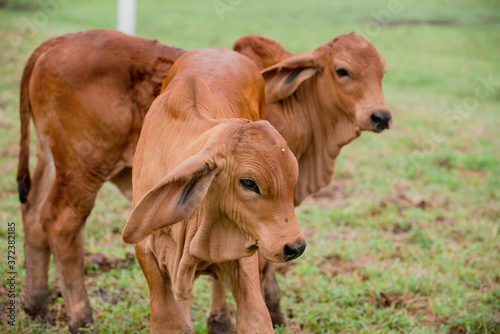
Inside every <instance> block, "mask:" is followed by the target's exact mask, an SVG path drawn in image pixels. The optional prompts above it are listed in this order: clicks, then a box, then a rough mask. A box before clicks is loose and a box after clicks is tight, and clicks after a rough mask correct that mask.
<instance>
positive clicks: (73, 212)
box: [41, 180, 100, 333]
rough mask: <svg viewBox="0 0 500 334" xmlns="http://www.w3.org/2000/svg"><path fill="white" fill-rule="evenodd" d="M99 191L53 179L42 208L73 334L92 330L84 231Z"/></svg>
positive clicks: (44, 224) (43, 219)
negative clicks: (84, 266) (86, 286)
mask: <svg viewBox="0 0 500 334" xmlns="http://www.w3.org/2000/svg"><path fill="white" fill-rule="evenodd" d="M99 188H100V185H99V186H98V187H94V189H88V188H87V189H85V188H83V187H81V188H80V189H77V185H75V184H69V183H64V182H61V181H60V180H56V182H54V185H53V187H52V189H51V191H50V193H49V195H48V197H47V200H46V201H45V203H44V205H43V207H42V209H41V217H42V223H43V227H44V229H45V232H46V234H47V239H48V243H49V245H50V249H51V251H52V254H53V255H54V261H55V264H56V269H57V273H58V276H59V281H60V283H61V286H60V288H61V292H62V295H63V298H64V304H65V306H66V314H67V316H68V325H69V329H70V331H71V332H72V333H78V332H79V328H81V327H84V328H91V329H92V328H93V320H92V309H91V308H90V303H89V299H88V296H87V291H86V289H85V279H84V268H83V256H84V232H85V220H86V219H87V217H88V215H89V214H90V211H91V210H92V207H93V206H94V200H95V197H96V194H97V191H98V189H99Z"/></svg>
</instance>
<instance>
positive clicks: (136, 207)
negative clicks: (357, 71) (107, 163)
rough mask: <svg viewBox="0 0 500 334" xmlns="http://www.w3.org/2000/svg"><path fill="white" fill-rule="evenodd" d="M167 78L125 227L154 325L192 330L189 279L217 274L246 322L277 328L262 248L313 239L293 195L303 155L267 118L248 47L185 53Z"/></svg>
mask: <svg viewBox="0 0 500 334" xmlns="http://www.w3.org/2000/svg"><path fill="white" fill-rule="evenodd" d="M165 82H166V83H167V85H164V87H166V89H165V91H164V92H163V93H162V94H161V95H160V96H159V97H158V98H157V99H156V100H155V101H154V102H153V105H152V106H151V108H150V110H149V111H148V114H147V115H146V118H145V120H144V125H143V128H142V132H141V136H140V138H139V142H138V144H137V152H136V154H135V159H134V164H133V175H132V176H133V177H132V183H133V189H134V190H133V211H132V213H131V215H130V217H129V219H128V221H127V224H126V226H125V229H124V231H123V239H124V241H125V242H128V243H132V244H136V247H135V249H136V256H137V259H138V261H139V264H140V265H141V268H142V270H143V272H144V275H145V276H146V279H147V281H148V285H149V289H150V296H151V331H152V332H153V333H176V332H177V333H185V330H186V331H188V330H187V329H189V330H190V331H192V332H193V333H194V328H193V326H192V323H191V319H190V307H189V305H190V299H191V290H192V287H193V282H194V279H195V277H196V276H198V275H200V274H208V275H211V276H213V277H214V278H215V279H216V280H217V281H219V282H220V284H226V286H229V287H230V289H231V292H232V293H233V295H234V297H235V300H236V303H237V306H238V307H237V315H236V317H237V327H238V332H239V333H273V328H272V322H271V318H270V316H269V313H268V311H267V308H266V305H265V303H264V300H263V298H262V293H261V291H260V287H259V271H258V264H257V262H258V258H257V254H254V253H255V252H256V250H257V249H259V251H260V254H262V255H263V256H264V257H265V258H266V259H267V260H270V261H278V262H284V261H289V260H292V259H294V258H296V257H297V256H299V255H300V254H302V252H303V250H304V248H305V241H304V236H303V234H302V233H301V232H300V230H299V227H298V225H297V221H296V219H295V213H294V205H293V190H294V188H295V183H296V180H297V175H298V167H297V162H296V160H295V157H294V155H293V153H292V152H291V151H290V150H289V148H288V146H287V144H286V142H285V140H284V139H283V138H282V137H281V136H280V135H279V133H278V132H277V131H276V130H275V129H274V128H273V127H272V126H271V125H270V124H269V123H268V122H267V121H258V120H259V119H260V118H262V117H263V116H264V110H265V98H264V80H263V79H262V76H261V75H260V73H259V71H258V69H257V66H255V64H254V63H253V62H252V61H251V60H250V59H248V58H246V57H244V56H242V55H240V54H238V53H235V52H233V51H229V50H226V49H223V48H217V49H203V50H195V51H190V52H187V53H185V54H184V55H183V56H181V57H180V58H179V59H178V60H177V61H176V62H175V64H174V65H173V67H172V68H171V70H170V71H169V74H168V76H167V79H166V80H165ZM236 117H243V118H246V119H242V118H236ZM248 119H250V120H253V121H256V122H251V121H249V120H248ZM249 256H250V257H249Z"/></svg>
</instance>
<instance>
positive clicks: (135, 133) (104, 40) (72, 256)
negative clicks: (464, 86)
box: [18, 30, 184, 332]
mask: <svg viewBox="0 0 500 334" xmlns="http://www.w3.org/2000/svg"><path fill="white" fill-rule="evenodd" d="M182 53H184V51H182V50H178V49H174V48H169V47H167V46H164V45H162V44H160V43H158V42H157V41H150V40H146V39H142V38H137V37H130V36H127V35H124V34H122V33H119V32H115V31H105V30H95V31H88V32H82V33H77V34H68V35H64V36H61V37H57V38H53V39H50V40H48V41H47V42H45V43H43V44H42V45H41V46H39V47H38V48H37V49H36V50H35V52H34V53H33V55H32V56H31V57H30V59H29V60H28V63H27V64H26V67H25V69H24V73H23V78H22V81H21V101H20V113H21V134H22V137H21V151H20V154H19V167H18V183H19V195H20V199H21V202H22V203H23V205H22V214H23V222H24V225H23V226H24V249H25V258H26V279H25V289H26V290H25V301H24V308H25V310H26V312H27V313H28V314H30V315H31V316H33V317H34V318H35V319H39V320H42V321H51V320H52V319H51V315H50V313H49V312H48V310H47V303H48V298H47V297H48V287H47V275H48V266H49V259H50V254H51V252H52V254H53V255H54V260H55V263H56V267H57V272H58V275H59V279H60V285H61V291H62V295H63V298H64V303H65V305H66V313H67V315H68V323H69V327H70V329H71V330H72V331H73V332H75V331H77V329H78V328H79V327H89V326H91V324H92V311H91V308H90V304H89V301H88V297H87V293H86V290H85V285H84V273H83V254H84V226H85V220H86V218H87V216H88V215H89V214H90V211H91V210H92V208H93V206H94V200H95V197H96V194H97V192H98V190H99V189H100V188H101V186H102V184H103V183H104V182H105V181H111V182H113V183H115V184H116V185H117V186H118V187H119V188H120V189H121V190H122V191H123V192H124V193H125V194H126V195H127V196H128V197H131V196H130V195H131V193H130V190H131V178H130V169H131V166H132V159H133V155H134V151H135V147H136V144H137V140H138V138H139V133H140V129H141V126H142V122H143V119H144V116H145V114H146V112H147V110H148V109H149V107H150V105H151V103H152V102H153V100H154V98H155V97H156V96H158V94H159V93H160V88H161V84H162V82H163V80H164V79H165V76H166V74H167V71H168V70H169V69H170V66H171V65H172V64H173V62H174V60H176V59H177V58H178V57H179V56H180V55H181V54H182ZM30 118H32V119H33V121H34V123H35V128H36V134H37V139H38V141H37V148H38V152H37V165H36V168H35V171H34V173H33V176H32V177H31V178H30V175H29V169H28V166H29V164H28V158H29V138H28V136H29V119H30Z"/></svg>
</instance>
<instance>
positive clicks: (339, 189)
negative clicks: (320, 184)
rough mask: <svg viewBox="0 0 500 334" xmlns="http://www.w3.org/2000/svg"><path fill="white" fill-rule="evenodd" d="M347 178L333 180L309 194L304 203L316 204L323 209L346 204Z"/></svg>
mask: <svg viewBox="0 0 500 334" xmlns="http://www.w3.org/2000/svg"><path fill="white" fill-rule="evenodd" d="M348 182H349V181H347V180H333V181H332V183H330V184H329V185H328V186H326V187H324V188H322V189H321V190H320V191H318V192H317V193H315V194H312V195H311V196H309V197H308V198H307V199H306V200H305V201H304V203H308V204H313V205H316V206H318V207H320V208H322V209H331V208H334V207H342V206H346V205H347V202H346V198H347V195H346V193H345V189H346V186H347V183H348Z"/></svg>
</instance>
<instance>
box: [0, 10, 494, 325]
mask: <svg viewBox="0 0 500 334" xmlns="http://www.w3.org/2000/svg"><path fill="white" fill-rule="evenodd" d="M49 2H50V1H49V0H42V1H40V2H36V1H27V0H18V1H14V0H0V64H1V65H0V111H1V112H0V259H1V260H0V273H1V275H2V286H1V287H0V303H1V304H0V312H1V313H2V317H1V319H0V332H2V333H5V332H7V333H14V332H19V333H66V332H67V329H66V324H65V319H64V302H63V300H62V298H61V297H60V295H59V293H58V288H57V286H56V284H55V283H54V282H55V278H56V273H55V268H54V266H53V265H52V266H51V273H50V275H51V282H50V284H51V289H52V290H53V293H52V297H51V306H50V308H51V310H52V311H53V312H54V314H55V315H56V316H57V317H58V319H59V321H58V322H57V324H56V326H45V325H40V324H37V323H35V322H32V321H31V320H30V319H29V318H28V317H27V316H26V315H25V314H24V312H23V311H22V310H20V309H18V313H17V316H16V326H15V327H12V326H10V325H8V324H7V322H6V317H5V315H6V313H7V310H6V307H7V306H8V302H9V301H10V299H9V298H8V297H7V293H8V288H7V282H6V279H7V278H8V275H7V271H8V269H7V233H8V229H7V224H8V223H9V222H14V223H15V225H16V240H17V243H16V246H17V251H18V252H17V255H18V256H17V263H16V266H17V267H18V274H17V281H16V285H17V289H18V290H17V293H18V297H19V296H20V297H21V298H22V296H23V276H24V274H23V269H22V266H23V263H24V255H23V249H22V248H23V244H22V238H23V236H22V220H21V215H20V208H19V202H18V195H17V190H16V189H17V185H16V182H15V172H16V168H17V154H18V144H17V142H18V140H19V116H18V98H19V81H20V78H21V73H22V69H23V66H24V64H25V62H26V60H27V59H28V57H29V55H30V54H31V52H32V51H33V50H34V49H35V47H36V46H38V45H39V44H40V43H41V42H43V41H44V40H46V39H48V38H50V37H52V36H56V35H60V34H64V33H68V32H76V31H80V30H85V29H91V28H110V29H112V28H114V27H115V26H116V19H115V12H116V1H114V0H113V1H111V0H106V1H97V0H86V1H83V0H77V1H71V2H69V1H67V0H52V2H50V3H52V7H47V5H44V4H46V3H49ZM220 2H222V3H224V4H228V3H229V5H228V6H229V8H228V10H227V11H226V12H224V13H220V12H219V13H218V12H217V10H216V8H215V7H214V3H213V2H212V1H205V2H201V1H195V0H184V1H161V2H160V1H153V0H145V1H142V0H141V1H140V3H139V5H138V18H137V35H139V36H143V37H147V38H156V39H158V40H160V41H161V42H163V43H165V44H167V45H171V46H176V47H180V48H185V49H194V48H200V47H214V46H225V47H228V48H230V47H231V45H232V43H233V42H234V41H235V40H236V39H237V38H238V37H239V36H241V35H244V34H248V33H256V34H262V35H265V36H267V37H270V38H273V39H276V40H277V41H279V42H281V43H282V44H283V45H284V46H285V47H286V48H287V49H289V50H290V51H292V52H303V51H308V50H312V49H314V48H315V47H316V46H318V45H320V44H322V43H325V42H327V41H329V40H331V39H332V38H334V37H335V36H337V35H340V34H343V33H348V32H351V31H355V32H357V33H360V34H362V35H364V36H365V37H367V38H368V39H369V40H371V41H372V42H373V43H374V44H375V46H376V47H377V49H378V50H379V52H380V53H381V54H382V55H383V56H384V57H385V59H386V61H387V64H388V73H387V75H386V77H385V78H384V82H383V83H384V92H385V97H386V100H387V103H388V104H389V106H390V107H391V108H392V110H393V116H394V119H395V122H394V127H393V128H392V129H391V130H390V131H387V132H384V133H382V134H374V133H365V134H363V135H362V136H361V137H360V138H359V139H357V140H355V141H354V142H353V143H351V144H350V145H349V146H347V147H346V148H344V150H343V152H342V153H341V155H340V157H339V159H338V162H337V171H336V175H335V180H334V182H333V183H332V185H331V186H329V187H328V188H327V189H325V190H324V191H322V192H320V193H319V194H318V195H316V196H314V197H313V198H310V199H308V200H307V201H306V203H304V204H303V205H302V206H300V207H299V208H297V210H296V213H297V217H298V219H299V224H300V226H301V228H302V230H303V231H304V233H305V234H306V238H307V242H308V248H307V250H306V252H305V253H304V254H303V255H302V256H301V257H300V258H299V259H297V260H296V261H293V262H292V263H290V264H287V265H282V266H280V273H281V274H280V275H278V280H279V283H280V287H281V291H282V295H283V298H282V307H283V309H284V311H285V312H286V315H287V317H288V318H289V322H290V324H289V326H288V328H287V329H283V328H280V329H276V332H277V333H289V332H290V333H500V231H499V226H500V56H499V55H500V2H498V1H497V0H475V1H472V0H457V1H451V0H446V1H439V2H438V1H431V0H422V1H415V0H386V1H384V0H375V1H369V2H368V1H361V0H352V1H349V2H347V1H326V0H311V1H285V0H280V1H261V0H259V1H256V0H254V1H227V0H221V1H220ZM43 13H45V14H43ZM32 138H34V136H32ZM31 147H32V159H31V163H32V164H34V160H35V159H34V155H33V154H34V150H35V147H36V146H35V145H34V142H33V144H32V146H31ZM129 210H130V204H129V203H128V202H127V201H126V200H125V199H124V198H122V197H121V195H120V194H119V192H118V191H117V190H116V189H115V188H114V187H113V186H111V185H106V186H105V187H104V188H103V189H102V191H101V193H100V195H99V198H98V200H97V205H96V207H95V209H94V211H93V213H92V215H91V216H90V218H89V219H88V224H87V234H86V236H87V239H86V249H87V251H88V252H89V253H91V254H94V255H92V256H91V255H89V256H88V264H87V266H86V269H87V288H88V291H89V294H90V298H91V304H92V306H93V309H94V318H95V321H96V324H97V326H98V328H99V329H100V330H101V332H102V333H142V332H146V331H147V330H148V329H149V297H148V289H147V285H146V282H145V279H144V277H143V275H142V272H141V270H140V268H139V266H138V264H137V263H136V262H135V261H132V260H131V259H130V258H128V259H127V255H126V254H127V253H128V252H130V251H131V250H132V247H131V246H129V245H126V244H124V243H123V242H122V241H121V230H122V227H123V225H124V222H125V220H126V218H127V214H128V212H129ZM99 253H102V254H104V256H99V255H96V254H99ZM194 296H195V298H194V304H193V311H192V317H193V320H194V323H195V328H196V330H197V332H200V333H204V332H206V325H205V322H206V317H207V312H208V308H209V300H210V286H209V281H208V279H205V278H202V279H199V280H198V281H197V283H196V286H195V293H194ZM17 306H19V299H17ZM232 307H233V311H234V305H233V306H232Z"/></svg>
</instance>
